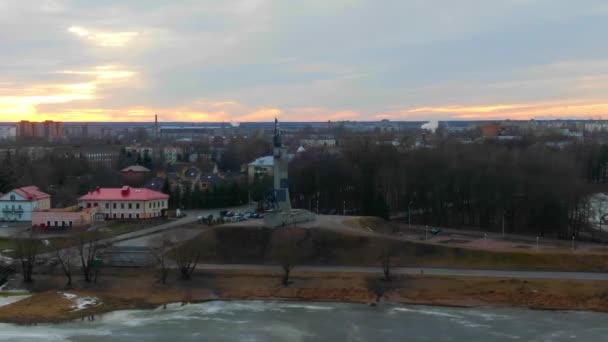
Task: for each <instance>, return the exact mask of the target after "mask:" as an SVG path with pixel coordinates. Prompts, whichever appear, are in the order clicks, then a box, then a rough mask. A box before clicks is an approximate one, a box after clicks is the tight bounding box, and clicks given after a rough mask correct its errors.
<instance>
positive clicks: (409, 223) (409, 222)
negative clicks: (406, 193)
mask: <svg viewBox="0 0 608 342" xmlns="http://www.w3.org/2000/svg"><path fill="white" fill-rule="evenodd" d="M407 228H408V229H410V230H411V228H412V201H411V200H410V202H409V203H408V204H407Z"/></svg>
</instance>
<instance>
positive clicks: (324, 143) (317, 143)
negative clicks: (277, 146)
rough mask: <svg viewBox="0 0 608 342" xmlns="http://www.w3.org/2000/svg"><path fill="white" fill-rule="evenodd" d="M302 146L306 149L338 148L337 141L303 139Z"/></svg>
mask: <svg viewBox="0 0 608 342" xmlns="http://www.w3.org/2000/svg"><path fill="white" fill-rule="evenodd" d="M300 145H301V146H304V147H336V145H337V143H336V139H302V140H300Z"/></svg>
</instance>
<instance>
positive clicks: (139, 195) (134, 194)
mask: <svg viewBox="0 0 608 342" xmlns="http://www.w3.org/2000/svg"><path fill="white" fill-rule="evenodd" d="M78 205H80V206H81V207H83V208H94V207H97V208H99V209H98V211H97V215H98V218H99V217H101V218H104V219H119V220H128V219H132V220H133V219H135V220H137V219H147V218H154V217H162V216H164V215H165V212H166V210H167V209H168V208H169V195H166V194H163V193H161V192H158V191H154V190H150V189H145V188H141V189H140V188H131V187H129V186H123V187H122V188H96V189H95V190H93V191H91V192H89V193H88V194H86V195H84V196H82V197H80V198H79V199H78Z"/></svg>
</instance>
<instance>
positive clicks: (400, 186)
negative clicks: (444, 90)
mask: <svg viewBox="0 0 608 342" xmlns="http://www.w3.org/2000/svg"><path fill="white" fill-rule="evenodd" d="M607 170H608V147H607V146H601V145H598V144H594V143H580V144H572V145H570V146H569V147H567V148H565V149H562V150H556V149H552V148H548V147H547V146H546V145H545V144H540V143H534V142H533V141H526V142H524V143H515V144H501V143H492V142H486V143H475V144H463V143H457V142H451V141H443V142H441V143H439V144H438V145H437V146H436V147H434V148H422V149H403V150H400V149H398V148H396V147H394V146H387V145H379V144H377V143H374V140H373V139H358V140H357V139H353V140H351V141H348V142H346V143H343V144H342V148H341V151H340V152H331V151H327V150H309V151H306V152H304V153H300V154H298V156H297V157H296V158H295V159H294V160H293V161H292V163H291V164H290V180H291V192H292V199H293V202H294V205H295V206H298V207H301V208H306V209H312V210H313V211H314V210H316V207H317V206H319V207H320V208H321V209H334V211H336V212H338V213H342V211H343V210H344V209H347V210H349V209H354V210H356V212H357V213H359V214H361V215H374V216H380V217H385V218H388V216H389V213H390V212H392V213H402V214H403V213H408V212H409V213H410V214H411V217H412V220H413V221H414V222H415V223H419V224H425V225H439V226H448V227H468V228H479V229H484V230H489V231H500V230H501V229H503V227H504V229H505V230H506V231H507V232H517V233H530V234H540V235H545V234H550V235H553V236H562V237H569V236H578V235H579V233H580V232H581V229H584V228H585V227H586V224H587V220H588V216H589V203H588V197H589V195H590V194H592V193H594V192H597V191H601V190H603V187H602V184H605V183H606V181H607V180H608V172H607Z"/></svg>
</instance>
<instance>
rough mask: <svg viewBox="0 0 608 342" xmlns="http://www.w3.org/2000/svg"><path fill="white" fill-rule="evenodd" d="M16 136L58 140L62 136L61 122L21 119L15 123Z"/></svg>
mask: <svg viewBox="0 0 608 342" xmlns="http://www.w3.org/2000/svg"><path fill="white" fill-rule="evenodd" d="M16 136H17V137H19V138H45V139H47V140H49V141H55V140H60V139H62V138H63V122H60V121H52V120H46V121H44V122H33V121H32V122H30V121H27V120H22V121H20V122H18V123H17V127H16Z"/></svg>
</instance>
